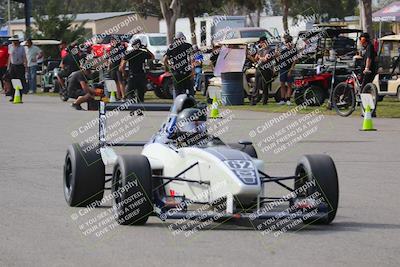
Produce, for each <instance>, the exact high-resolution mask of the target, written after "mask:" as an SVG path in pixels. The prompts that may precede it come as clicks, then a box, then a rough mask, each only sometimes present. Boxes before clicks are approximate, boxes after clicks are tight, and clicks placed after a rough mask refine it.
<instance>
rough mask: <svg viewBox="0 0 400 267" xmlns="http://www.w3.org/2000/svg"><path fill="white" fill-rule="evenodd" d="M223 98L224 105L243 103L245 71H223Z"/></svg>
mask: <svg viewBox="0 0 400 267" xmlns="http://www.w3.org/2000/svg"><path fill="white" fill-rule="evenodd" d="M221 82H222V91H221V100H222V104H223V105H224V106H233V105H243V98H244V94H243V90H244V89H243V72H225V73H221Z"/></svg>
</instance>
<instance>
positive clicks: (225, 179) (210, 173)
mask: <svg viewBox="0 0 400 267" xmlns="http://www.w3.org/2000/svg"><path fill="white" fill-rule="evenodd" d="M224 154H227V155H228V154H229V155H228V157H225V155H224ZM142 155H144V156H146V157H147V158H148V159H149V161H150V164H151V166H152V169H153V170H154V169H158V170H161V169H162V175H163V176H166V177H174V176H176V175H177V174H179V173H180V172H182V171H184V170H185V169H186V168H188V167H190V166H191V165H193V164H195V163H198V164H197V165H195V166H194V167H193V168H191V169H190V170H188V171H187V172H185V173H184V174H182V175H180V176H179V177H180V178H184V179H188V180H196V181H203V182H209V185H208V184H199V183H190V182H184V181H173V182H171V183H169V184H168V185H166V186H165V189H166V192H167V194H169V192H171V191H173V192H174V194H175V195H177V196H183V195H184V196H185V197H186V198H188V199H190V200H192V201H196V202H213V201H215V200H218V199H220V198H222V197H227V196H228V195H232V196H233V199H235V201H239V202H241V204H244V205H246V204H248V203H250V202H251V201H253V200H254V199H255V198H257V196H258V195H259V193H260V191H261V182H260V178H259V175H258V172H257V169H260V170H263V169H264V168H263V162H262V161H261V160H257V159H252V158H250V157H249V156H248V155H247V154H245V153H243V152H241V151H238V150H233V149H230V148H228V147H222V148H221V147H220V148H218V147H211V148H198V147H185V148H180V149H178V150H177V151H175V150H174V149H172V148H170V147H169V146H168V145H165V144H161V143H152V144H148V145H146V146H145V147H144V149H143V151H142ZM227 160H230V161H233V162H235V160H237V161H238V162H239V163H241V162H244V163H246V165H247V167H246V168H249V169H253V170H254V174H255V179H254V183H252V184H246V183H245V182H243V180H242V179H240V178H239V177H238V176H237V175H236V174H235V171H233V170H232V168H231V167H229V166H228V164H227ZM246 170H247V169H246ZM236 171H237V170H236ZM165 181H167V180H165ZM228 206H229V203H228Z"/></svg>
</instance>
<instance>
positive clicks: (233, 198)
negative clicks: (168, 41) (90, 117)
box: [64, 95, 339, 225]
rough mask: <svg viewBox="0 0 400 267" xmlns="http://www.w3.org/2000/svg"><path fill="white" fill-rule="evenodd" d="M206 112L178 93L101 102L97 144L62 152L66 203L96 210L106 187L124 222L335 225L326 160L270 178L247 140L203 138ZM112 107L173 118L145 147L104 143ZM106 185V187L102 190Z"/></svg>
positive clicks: (317, 158) (332, 177) (308, 161)
mask: <svg viewBox="0 0 400 267" xmlns="http://www.w3.org/2000/svg"><path fill="white" fill-rule="evenodd" d="M124 105H125V106H124ZM206 108H207V107H206V106H204V105H202V104H200V103H197V102H196V101H195V100H194V98H192V97H190V96H187V95H179V96H178V97H177V98H176V99H175V101H174V103H173V105H172V107H171V106H170V105H169V106H168V105H162V104H129V105H126V104H123V103H118V102H117V103H107V104H106V103H103V102H102V103H101V104H100V111H99V112H100V114H99V144H98V145H91V144H87V145H86V146H84V147H80V146H79V145H78V144H73V145H71V146H70V147H69V148H68V150H67V154H66V157H65V165H64V195H65V199H66V201H67V203H68V205H70V206H73V207H85V206H96V205H101V202H102V199H103V195H104V190H105V189H111V196H112V197H113V210H114V213H115V218H116V219H117V221H118V223H119V224H123V225H129V224H133V225H138V224H139V225H140V224H145V223H146V221H147V220H148V217H149V216H158V217H159V218H160V219H162V220H163V221H164V220H168V219H181V218H186V219H190V220H196V219H199V218H200V219H201V220H207V219H215V220H230V219H231V220H236V219H243V218H247V219H253V220H255V219H257V220H267V219H269V218H277V216H278V217H279V218H287V217H290V218H291V219H295V218H296V219H300V220H302V221H303V222H305V223H316V224H329V223H331V222H332V220H333V219H334V218H335V215H336V210H337V206H338V198H339V193H338V190H339V189H338V177H337V172H336V167H335V164H334V162H333V160H332V159H331V158H330V157H329V156H327V155H305V156H303V157H302V158H301V159H300V161H299V162H298V164H297V167H296V169H295V172H294V175H290V176H287V177H271V176H269V175H267V174H266V173H265V170H264V167H265V166H264V163H263V161H261V160H259V159H258V158H257V153H256V150H255V149H254V147H253V145H252V143H251V142H248V141H240V142H238V143H237V144H225V143H223V142H222V141H221V140H220V139H219V138H217V137H214V136H212V135H211V134H209V133H208V131H207V127H206V126H207V124H206V116H205V115H204V114H205V113H206ZM115 109H119V110H130V111H137V110H139V109H140V110H144V111H154V110H158V111H162V110H163V111H167V110H170V115H169V116H168V118H167V121H166V122H165V123H164V124H163V125H162V127H161V129H160V130H159V131H158V132H157V133H156V134H155V135H154V136H153V137H152V138H151V139H150V141H148V142H124V143H111V142H109V141H107V139H106V132H105V130H106V117H107V116H106V111H110V110H115ZM113 146H143V150H142V152H141V154H140V155H137V154H136V155H134V154H132V155H123V156H118V155H117V154H116V153H115V151H114V150H113V149H112V147H113ZM106 166H112V167H113V171H112V173H106V171H105V170H106ZM107 177H111V178H107ZM285 180H292V181H293V186H288V185H287V184H285V183H284V182H282V181H285ZM109 182H111V186H108V188H105V185H106V183H109ZM271 183H274V184H278V185H280V186H282V187H284V188H285V189H287V190H288V194H286V195H284V196H279V197H273V196H268V195H266V193H265V192H266V190H265V189H266V188H267V184H268V185H269V184H271ZM275 203H279V205H273V204H275ZM283 203H285V205H286V206H283V205H282V204H283ZM199 206H201V207H204V206H206V207H207V208H200V209H199V208H198V207H199ZM196 207H197V209H196ZM311 211H313V212H311ZM305 213H307V214H308V215H305Z"/></svg>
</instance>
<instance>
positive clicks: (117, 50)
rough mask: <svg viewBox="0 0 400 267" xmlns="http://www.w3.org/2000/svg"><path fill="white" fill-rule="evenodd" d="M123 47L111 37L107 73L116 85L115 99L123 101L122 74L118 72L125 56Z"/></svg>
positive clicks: (115, 38)
mask: <svg viewBox="0 0 400 267" xmlns="http://www.w3.org/2000/svg"><path fill="white" fill-rule="evenodd" d="M125 50H126V49H125V46H124V44H123V43H122V42H121V41H120V40H117V37H111V49H110V55H109V59H108V60H109V65H108V68H109V73H110V77H111V79H113V80H114V81H115V83H116V85H117V97H118V98H119V99H125V83H124V79H123V78H122V72H121V71H120V70H119V66H120V64H121V61H122V58H123V57H124V56H125Z"/></svg>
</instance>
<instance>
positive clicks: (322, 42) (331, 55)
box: [294, 27, 361, 106]
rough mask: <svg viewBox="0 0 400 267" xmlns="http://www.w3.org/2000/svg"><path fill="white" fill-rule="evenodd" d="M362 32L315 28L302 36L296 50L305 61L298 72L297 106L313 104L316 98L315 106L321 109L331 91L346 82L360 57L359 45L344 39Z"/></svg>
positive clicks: (295, 93)
mask: <svg viewBox="0 0 400 267" xmlns="http://www.w3.org/2000/svg"><path fill="white" fill-rule="evenodd" d="M360 32H361V30H357V29H346V28H340V27H334V28H313V29H311V30H310V31H308V32H301V33H300V34H299V37H298V38H297V41H296V46H297V47H298V49H299V50H300V51H302V52H303V57H302V58H301V59H300V64H298V65H297V71H296V72H295V77H297V78H296V79H295V83H294V98H295V102H296V104H298V105H300V104H302V103H304V102H308V103H310V101H309V100H310V99H311V98H314V97H315V101H311V102H313V103H314V105H316V106H320V105H322V104H323V103H324V102H325V100H326V99H328V97H329V91H330V89H331V88H333V87H334V86H335V85H336V84H337V83H339V82H341V81H343V80H345V79H346V77H347V75H348V74H349V67H350V65H351V63H352V61H349V59H352V57H353V55H355V53H356V42H355V41H354V40H352V39H351V38H348V37H344V36H341V35H342V34H354V33H356V34H358V33H360ZM303 62H306V63H311V62H313V67H311V68H310V66H309V64H306V65H303V64H301V63H303ZM302 66H304V67H302ZM333 78H334V79H333Z"/></svg>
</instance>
